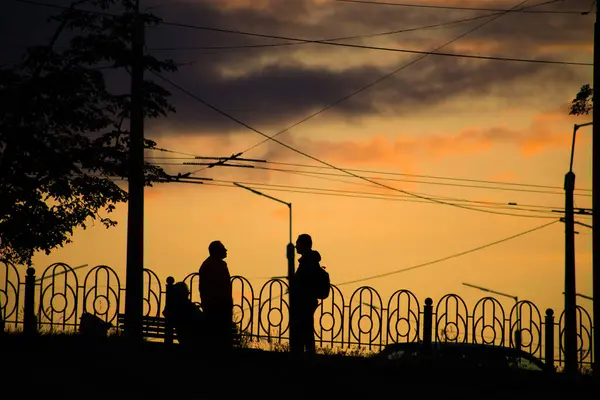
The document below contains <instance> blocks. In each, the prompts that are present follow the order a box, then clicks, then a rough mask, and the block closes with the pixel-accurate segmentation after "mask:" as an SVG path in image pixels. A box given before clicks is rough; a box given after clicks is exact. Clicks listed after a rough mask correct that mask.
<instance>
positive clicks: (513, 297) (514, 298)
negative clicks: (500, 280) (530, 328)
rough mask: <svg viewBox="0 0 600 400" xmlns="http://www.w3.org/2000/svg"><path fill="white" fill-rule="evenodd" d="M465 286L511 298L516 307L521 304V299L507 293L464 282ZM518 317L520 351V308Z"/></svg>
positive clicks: (516, 335) (517, 340)
mask: <svg viewBox="0 0 600 400" xmlns="http://www.w3.org/2000/svg"><path fill="white" fill-rule="evenodd" d="M463 285H464V286H468V287H471V288H474V289H478V290H481V291H483V292H488V293H493V294H497V295H498V296H504V297H508V298H511V299H513V300H514V301H515V305H516V304H519V297H518V296H513V295H511V294H506V293H502V292H497V291H495V290H492V289H488V288H484V287H481V286H477V285H472V284H470V283H465V282H463ZM516 316H517V330H516V331H515V346H516V347H517V348H518V349H520V348H521V317H520V316H519V307H517V313H516Z"/></svg>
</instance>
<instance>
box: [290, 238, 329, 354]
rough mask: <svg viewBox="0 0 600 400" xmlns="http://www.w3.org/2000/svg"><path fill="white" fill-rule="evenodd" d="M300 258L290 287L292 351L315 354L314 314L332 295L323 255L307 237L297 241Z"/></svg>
mask: <svg viewBox="0 0 600 400" xmlns="http://www.w3.org/2000/svg"><path fill="white" fill-rule="evenodd" d="M296 251H297V252H298V254H300V256H301V257H300V258H299V259H298V268H297V269H296V272H295V273H294V276H293V277H292V281H291V284H290V295H291V298H290V303H291V304H290V307H291V308H292V313H291V314H292V320H291V321H290V322H291V324H290V347H291V349H292V351H294V352H305V351H306V353H309V354H314V353H315V327H314V313H315V311H316V309H317V307H318V305H319V299H325V298H327V296H328V295H329V290H330V284H329V283H330V282H329V274H328V273H327V272H325V269H324V268H323V267H321V264H320V262H321V254H319V252H318V251H316V250H313V248H312V238H311V237H310V235H308V234H306V233H303V234H301V235H300V236H298V239H297V240H296Z"/></svg>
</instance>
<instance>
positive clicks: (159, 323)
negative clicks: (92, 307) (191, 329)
mask: <svg viewBox="0 0 600 400" xmlns="http://www.w3.org/2000/svg"><path fill="white" fill-rule="evenodd" d="M117 326H118V329H119V331H120V332H125V314H118V315H117ZM142 334H143V336H144V338H151V339H163V341H164V342H165V343H173V340H174V339H177V333H176V332H175V330H174V329H172V328H168V327H167V320H166V318H163V317H149V316H144V317H142Z"/></svg>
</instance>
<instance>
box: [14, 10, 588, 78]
mask: <svg viewBox="0 0 600 400" xmlns="http://www.w3.org/2000/svg"><path fill="white" fill-rule="evenodd" d="M11 1H14V2H19V3H27V4H34V5H41V6H47V7H54V8H60V9H67V7H64V6H57V5H51V4H47V3H40V2H35V1H30V0H11ZM526 1H529V0H526ZM556 1H561V0H552V1H551V2H556ZM523 3H524V2H523ZM76 10H77V11H79V12H84V13H90V14H98V15H104V16H109V17H117V15H114V14H110V13H104V12H98V11H89V10H81V9H76ZM508 12H511V11H503V12H500V13H497V14H491V15H493V16H494V17H495V18H492V19H490V20H488V21H486V22H484V23H483V24H481V25H479V26H477V27H476V28H474V29H473V30H476V29H479V28H480V27H481V26H483V25H486V24H488V23H489V22H491V21H493V20H494V19H496V18H499V17H501V16H503V15H505V14H507V13H508ZM486 17H487V16H486ZM159 24H161V25H170V26H177V27H181V28H190V29H198V30H205V31H212V32H221V33H230V34H236V35H243V36H253V37H261V38H269V39H280V40H289V41H294V42H299V43H316V44H322V45H328V46H341V47H352V48H359V49H367V50H379V51H389V52H399V53H408V54H420V55H423V56H427V55H435V56H442V57H459V58H470V59H478V60H494V61H507V62H526V63H538V64H556V65H572V66H592V65H593V64H592V63H583V62H571V61H555V60H536V59H525V58H513V57H496V56H480V55H473V54H459V53H441V52H439V50H440V49H441V48H443V47H446V46H448V45H449V44H450V43H452V42H454V41H456V40H458V39H459V38H462V37H463V36H466V34H468V33H471V32H472V31H473V30H471V31H468V32H467V33H465V34H463V35H461V36H459V37H458V38H456V39H454V40H453V41H451V42H449V43H446V44H444V45H443V46H441V47H439V48H437V49H435V50H433V51H421V50H410V49H398V48H391V47H380V46H368V45H359V44H350V43H337V42H330V41H324V40H308V39H299V38H293V37H288V36H280V35H267V34H261V33H253V32H245V31H241V30H236V29H223V28H214V27H208V26H202V25H193V24H184V23H180V22H168V21H161V22H159Z"/></svg>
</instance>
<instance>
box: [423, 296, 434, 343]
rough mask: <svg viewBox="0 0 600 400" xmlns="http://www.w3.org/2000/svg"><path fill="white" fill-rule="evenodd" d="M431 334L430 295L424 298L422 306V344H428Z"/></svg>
mask: <svg viewBox="0 0 600 400" xmlns="http://www.w3.org/2000/svg"><path fill="white" fill-rule="evenodd" d="M432 334H433V300H431V297H428V298H426V299H425V307H423V345H424V346H430V345H431V339H432Z"/></svg>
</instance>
